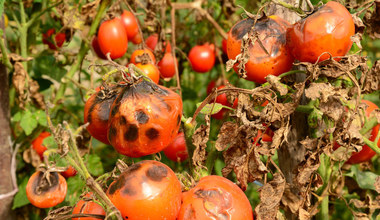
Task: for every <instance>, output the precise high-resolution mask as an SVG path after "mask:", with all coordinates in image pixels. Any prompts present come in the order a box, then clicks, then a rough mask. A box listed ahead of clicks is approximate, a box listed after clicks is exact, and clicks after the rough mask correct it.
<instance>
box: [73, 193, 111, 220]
mask: <svg viewBox="0 0 380 220" xmlns="http://www.w3.org/2000/svg"><path fill="white" fill-rule="evenodd" d="M93 197H94V196H93V193H88V194H86V195H85V196H84V198H83V199H81V200H79V201H78V202H77V204H76V205H75V207H74V209H73V213H72V214H92V215H99V216H103V217H102V218H96V217H78V218H72V220H99V219H103V218H104V217H105V216H106V212H105V211H104V209H103V207H102V206H101V205H99V204H98V203H96V202H95V201H93Z"/></svg>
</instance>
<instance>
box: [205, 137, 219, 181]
mask: <svg viewBox="0 0 380 220" xmlns="http://www.w3.org/2000/svg"><path fill="white" fill-rule="evenodd" d="M217 156H218V151H217V150H216V149H215V144H213V145H212V147H211V150H210V152H208V155H207V159H206V167H207V174H208V175H211V174H212V170H213V169H214V165H215V160H216V158H217Z"/></svg>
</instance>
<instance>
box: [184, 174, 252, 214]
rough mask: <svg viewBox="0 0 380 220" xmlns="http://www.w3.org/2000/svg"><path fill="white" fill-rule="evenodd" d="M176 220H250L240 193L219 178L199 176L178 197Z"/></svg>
mask: <svg viewBox="0 0 380 220" xmlns="http://www.w3.org/2000/svg"><path fill="white" fill-rule="evenodd" d="M177 219H178V220H190V219H191V220H198V219H199V220H208V219H209V220H214V219H229V220H242V219H244V220H251V219H253V213H252V207H251V204H250V203H249V200H248V198H247V197H246V195H245V194H244V192H243V191H242V190H241V189H240V188H239V187H238V186H237V185H235V184H234V183H233V182H231V181H230V180H228V179H226V178H224V177H221V176H206V177H202V178H201V179H200V181H199V182H198V184H197V185H196V186H195V187H194V188H192V189H190V190H189V191H187V192H184V193H183V194H182V205H181V209H180V211H179V214H178V218H177Z"/></svg>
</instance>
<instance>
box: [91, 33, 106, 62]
mask: <svg viewBox="0 0 380 220" xmlns="http://www.w3.org/2000/svg"><path fill="white" fill-rule="evenodd" d="M91 46H92V49H94V52H95V53H96V55H97V56H98V57H99V58H100V59H104V60H106V59H107V57H106V56H105V55H104V54H103V52H102V51H101V50H100V46H99V42H98V37H97V36H95V37H94V38H92V42H91Z"/></svg>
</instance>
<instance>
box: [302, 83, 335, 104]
mask: <svg viewBox="0 0 380 220" xmlns="http://www.w3.org/2000/svg"><path fill="white" fill-rule="evenodd" d="M334 94H335V91H334V87H333V86H331V85H330V84H329V83H310V85H309V87H308V88H307V89H305V96H306V97H307V98H309V99H311V100H316V99H321V101H322V102H326V101H327V99H328V98H329V97H330V96H333V95H334Z"/></svg>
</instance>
